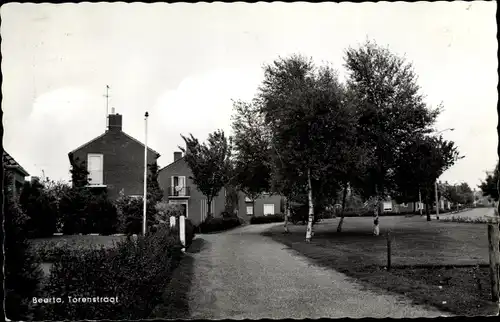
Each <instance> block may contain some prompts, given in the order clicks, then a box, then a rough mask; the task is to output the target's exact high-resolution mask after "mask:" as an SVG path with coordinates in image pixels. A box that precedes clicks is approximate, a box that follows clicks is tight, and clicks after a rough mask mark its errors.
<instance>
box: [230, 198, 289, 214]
mask: <svg viewBox="0 0 500 322" xmlns="http://www.w3.org/2000/svg"><path fill="white" fill-rule="evenodd" d="M283 207H284V197H282V196H280V195H272V194H269V193H264V194H263V195H262V196H261V197H260V198H258V199H256V200H255V204H253V203H252V200H250V198H248V197H247V196H246V195H245V194H244V193H243V192H240V198H239V202H238V214H239V215H240V217H242V218H243V219H245V216H246V217H247V218H250V217H253V216H255V217H260V216H268V215H274V214H279V213H284V209H282V208H283Z"/></svg>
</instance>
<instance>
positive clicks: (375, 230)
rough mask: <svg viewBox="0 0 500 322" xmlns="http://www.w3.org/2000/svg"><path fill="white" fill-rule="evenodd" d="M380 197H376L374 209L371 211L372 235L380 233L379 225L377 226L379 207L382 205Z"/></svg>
mask: <svg viewBox="0 0 500 322" xmlns="http://www.w3.org/2000/svg"><path fill="white" fill-rule="evenodd" d="M382 203H383V201H382V198H380V197H377V200H376V201H375V209H374V211H373V235H374V236H378V235H379V234H380V227H379V213H380V208H381V206H382Z"/></svg>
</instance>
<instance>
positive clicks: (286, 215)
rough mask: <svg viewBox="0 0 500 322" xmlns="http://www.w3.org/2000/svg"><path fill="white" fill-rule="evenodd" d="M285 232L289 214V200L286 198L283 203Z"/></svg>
mask: <svg viewBox="0 0 500 322" xmlns="http://www.w3.org/2000/svg"><path fill="white" fill-rule="evenodd" d="M285 208H286V209H285V226H284V227H285V233H287V232H288V217H289V216H290V202H289V201H288V198H286V205H285Z"/></svg>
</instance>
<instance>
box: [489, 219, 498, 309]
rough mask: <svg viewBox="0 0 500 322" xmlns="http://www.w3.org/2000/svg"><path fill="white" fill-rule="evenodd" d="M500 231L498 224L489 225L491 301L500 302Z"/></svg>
mask: <svg viewBox="0 0 500 322" xmlns="http://www.w3.org/2000/svg"><path fill="white" fill-rule="evenodd" d="M498 239H499V231H498V223H495V224H489V225H488V251H489V255H490V256H489V257H490V282H491V301H492V302H497V303H498V301H499V286H500V285H499V268H500V254H499V249H498V247H499V240H498Z"/></svg>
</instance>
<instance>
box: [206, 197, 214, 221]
mask: <svg viewBox="0 0 500 322" xmlns="http://www.w3.org/2000/svg"><path fill="white" fill-rule="evenodd" d="M210 210H212V198H207V219H211V218H212V215H213V214H212V213H211V212H210Z"/></svg>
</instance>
